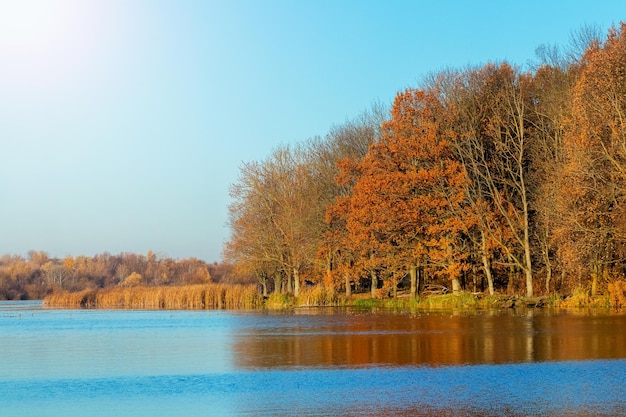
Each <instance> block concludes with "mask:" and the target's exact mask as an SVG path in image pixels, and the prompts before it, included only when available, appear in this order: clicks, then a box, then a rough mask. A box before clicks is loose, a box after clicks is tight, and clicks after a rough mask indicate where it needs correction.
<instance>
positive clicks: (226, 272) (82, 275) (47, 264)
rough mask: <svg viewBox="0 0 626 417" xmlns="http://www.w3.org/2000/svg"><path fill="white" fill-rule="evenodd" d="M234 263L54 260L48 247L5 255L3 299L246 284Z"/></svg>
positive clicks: (0, 273)
mask: <svg viewBox="0 0 626 417" xmlns="http://www.w3.org/2000/svg"><path fill="white" fill-rule="evenodd" d="M230 270H231V268H230V267H229V266H228V265H224V264H218V263H212V264H209V263H206V262H204V261H202V260H200V259H195V258H187V259H172V258H168V257H158V256H157V255H156V254H155V253H154V252H152V251H148V253H147V254H145V255H143V254H135V253H120V254H118V255H111V254H109V253H106V252H105V253H101V254H97V255H95V256H76V257H72V256H68V257H65V258H63V259H58V258H51V257H49V256H48V254H47V253H46V252H44V251H30V252H29V253H28V256H27V257H26V258H24V257H23V256H20V255H4V256H2V257H0V300H23V299H42V298H43V297H44V296H45V295H46V294H49V293H51V292H59V291H72V292H77V291H83V290H94V289H99V288H112V287H135V286H151V287H152V286H180V285H194V284H207V283H210V282H213V283H233V284H234V283H244V282H243V281H242V280H241V279H236V278H235V277H234V275H233V274H231V273H230Z"/></svg>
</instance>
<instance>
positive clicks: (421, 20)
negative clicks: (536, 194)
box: [0, 0, 626, 262]
mask: <svg viewBox="0 0 626 417" xmlns="http://www.w3.org/2000/svg"><path fill="white" fill-rule="evenodd" d="M620 20H626V2H624V1H623V0H619V1H617V0H616V1H602V0H598V1H594V2H588V1H584V2H583V1H546V0H541V1H536V0H532V1H524V2H519V1H518V2H502V1H473V2H470V1H465V0H463V1H442V2H434V1H428V2H426V1H365V0H361V1H358V0H343V1H342V0H330V1H327V0H292V1H269V0H267V1H265V0H256V1H255V0H250V1H243V0H224V1H210V0H207V1H191V0H162V1H160V0H145V1H143V0H0V155H1V162H0V254H4V253H11V254H21V255H25V254H26V253H27V251H28V250H30V249H35V250H45V251H47V252H48V253H49V254H50V255H51V256H57V257H63V256H66V255H80V254H84V255H94V254H96V253H100V252H104V251H108V252H111V253H119V252H123V251H124V252H126V251H128V252H131V251H132V252H137V253H146V252H147V251H148V250H149V249H151V250H153V251H155V252H156V253H158V254H160V255H163V256H170V257H174V258H185V257H190V256H193V257H198V258H201V259H204V260H206V261H209V262H212V261H217V260H219V259H220V256H221V251H222V245H223V242H224V241H226V240H227V239H228V233H229V229H228V225H227V221H228V204H229V202H230V201H229V196H228V189H229V186H230V185H231V184H233V183H234V182H236V180H237V175H238V172H239V167H240V165H241V163H242V161H251V160H262V159H264V158H265V157H266V156H267V155H268V154H269V153H270V152H271V151H272V149H274V148H275V147H276V146H278V145H281V144H287V143H293V142H297V141H302V140H305V139H307V138H309V137H312V136H315V135H324V134H325V133H326V132H327V131H328V130H329V129H330V128H331V127H332V125H334V124H340V123H342V122H344V121H345V120H346V119H347V118H352V117H354V116H356V115H358V114H359V113H360V112H361V111H362V110H364V109H366V108H368V107H369V106H370V104H371V103H372V102H373V101H377V100H378V101H382V102H384V103H390V102H391V101H392V100H393V97H394V96H395V94H396V92H398V91H400V90H402V89H404V88H406V87H411V86H416V85H417V83H418V81H419V79H420V78H421V77H422V76H424V75H426V74H427V73H429V72H432V71H437V70H440V69H443V68H444V67H447V66H453V67H462V66H465V65H468V64H481V63H485V62H487V61H501V60H505V59H506V60H508V61H510V62H512V63H514V64H525V63H526V62H528V60H530V59H532V58H533V57H534V50H535V48H536V47H537V46H538V45H540V44H542V43H549V44H552V43H557V44H561V45H564V44H566V43H567V41H568V37H569V35H570V33H571V31H572V30H576V29H578V28H580V27H581V26H582V25H584V24H596V25H599V26H600V27H602V28H603V29H607V28H608V27H609V26H610V25H611V24H612V23H618V22H619V21H620Z"/></svg>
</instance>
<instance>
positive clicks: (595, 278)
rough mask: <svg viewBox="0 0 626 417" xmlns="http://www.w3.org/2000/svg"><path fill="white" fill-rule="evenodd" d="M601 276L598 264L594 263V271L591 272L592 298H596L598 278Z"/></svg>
mask: <svg viewBox="0 0 626 417" xmlns="http://www.w3.org/2000/svg"><path fill="white" fill-rule="evenodd" d="M599 276H600V266H599V265H598V262H597V261H596V262H594V263H593V270H592V271H591V296H592V297H595V296H596V293H597V292H598V277H599Z"/></svg>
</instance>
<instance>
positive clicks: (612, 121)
mask: <svg viewBox="0 0 626 417" xmlns="http://www.w3.org/2000/svg"><path fill="white" fill-rule="evenodd" d="M582 61H583V67H582V69H581V72H580V76H579V78H578V80H577V82H576V85H575V87H574V93H573V103H572V117H571V123H570V124H569V127H568V129H567V132H566V137H565V148H566V152H567V155H566V157H567V166H566V174H565V175H564V176H563V182H562V187H561V190H563V192H562V193H561V194H560V195H559V202H560V205H561V213H562V216H563V224H562V227H561V229H560V236H559V237H560V242H561V254H562V256H563V257H564V258H565V259H564V263H565V264H569V265H572V266H575V267H576V268H577V269H578V270H579V271H581V272H582V273H588V274H589V275H590V276H591V287H592V293H595V292H596V289H597V285H598V280H599V278H600V277H601V276H603V275H606V274H607V273H608V272H609V271H610V270H612V269H616V268H618V267H619V268H623V260H622V259H620V258H619V257H618V256H617V253H619V252H620V251H621V250H622V249H621V248H622V247H623V245H624V243H625V242H626V232H625V230H624V227H623V225H624V220H625V219H626V206H625V203H626V186H625V185H624V184H626V123H625V116H626V26H625V25H624V24H623V23H622V24H621V25H620V27H619V28H612V29H611V30H610V31H609V34H608V37H607V39H606V41H605V43H604V44H603V45H601V44H599V43H595V44H593V45H591V47H590V48H588V50H587V51H586V53H585V55H584V56H583V60H582Z"/></svg>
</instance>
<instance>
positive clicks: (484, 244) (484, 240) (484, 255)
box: [480, 230, 495, 295]
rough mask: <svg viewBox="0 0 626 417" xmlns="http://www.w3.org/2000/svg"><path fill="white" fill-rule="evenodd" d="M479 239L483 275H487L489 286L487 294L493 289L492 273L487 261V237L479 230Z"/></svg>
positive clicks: (489, 263) (492, 291) (490, 293)
mask: <svg viewBox="0 0 626 417" xmlns="http://www.w3.org/2000/svg"><path fill="white" fill-rule="evenodd" d="M480 240H481V245H482V252H483V253H482V258H483V269H484V270H485V276H486V277H487V286H488V287H489V295H494V294H495V291H494V289H493V275H492V274H491V262H490V261H489V255H488V252H487V237H486V236H485V232H484V231H482V230H481V232H480Z"/></svg>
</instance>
